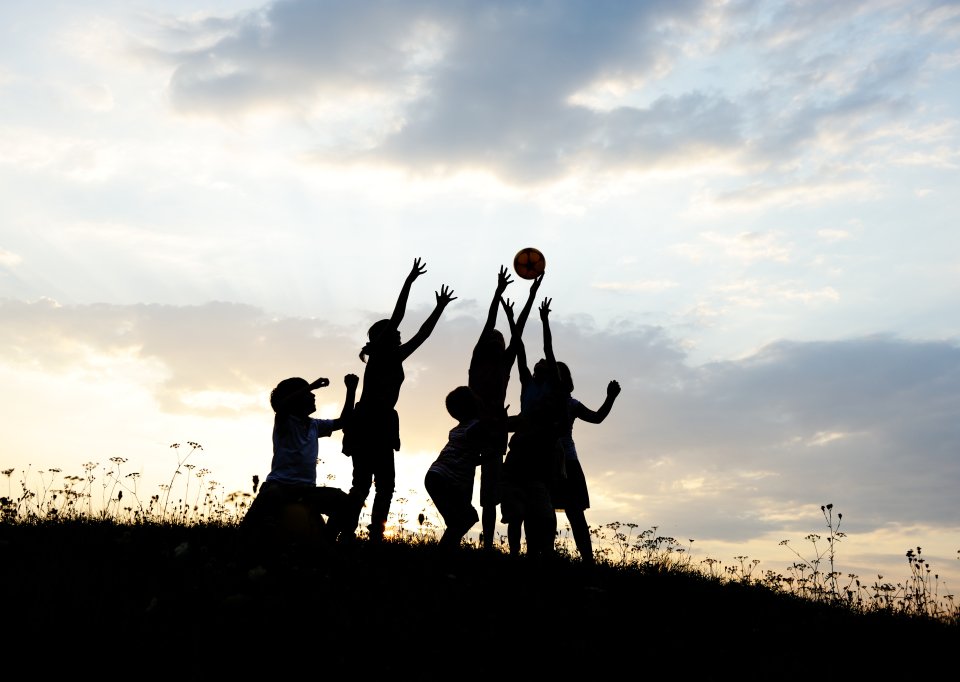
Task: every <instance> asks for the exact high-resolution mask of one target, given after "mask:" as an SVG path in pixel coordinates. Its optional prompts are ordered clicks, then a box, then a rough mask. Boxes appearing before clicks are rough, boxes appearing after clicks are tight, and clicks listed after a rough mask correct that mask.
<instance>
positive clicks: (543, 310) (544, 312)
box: [540, 275, 553, 322]
mask: <svg viewBox="0 0 960 682" xmlns="http://www.w3.org/2000/svg"><path fill="white" fill-rule="evenodd" d="M542 276H543V275H541V277H542ZM552 301H553V299H552V298H544V299H543V303H541V304H540V319H541V320H543V321H544V322H546V320H547V317H548V316H549V315H550V303H551V302H552Z"/></svg>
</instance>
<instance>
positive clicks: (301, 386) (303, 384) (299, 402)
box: [270, 377, 316, 414]
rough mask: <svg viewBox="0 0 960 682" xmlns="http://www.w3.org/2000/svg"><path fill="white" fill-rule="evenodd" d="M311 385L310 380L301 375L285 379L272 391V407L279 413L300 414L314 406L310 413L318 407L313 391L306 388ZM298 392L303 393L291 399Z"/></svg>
mask: <svg viewBox="0 0 960 682" xmlns="http://www.w3.org/2000/svg"><path fill="white" fill-rule="evenodd" d="M309 386H310V384H309V382H308V381H307V380H306V379H301V378H300V377H290V378H289V379H284V380H283V381H281V382H280V383H279V384H277V385H276V386H275V387H274V389H273V390H272V391H270V407H272V408H273V411H274V412H276V413H277V414H300V413H303V412H304V410H308V409H309V408H310V407H311V406H312V407H313V409H309V411H308V412H306V414H310V413H311V412H313V411H314V410H315V409H316V399H315V398H314V396H313V392H312V391H308V390H305V389H307V388H309ZM297 393H301V394H302V395H300V396H299V397H294V398H293V399H291V396H294V395H295V394H297Z"/></svg>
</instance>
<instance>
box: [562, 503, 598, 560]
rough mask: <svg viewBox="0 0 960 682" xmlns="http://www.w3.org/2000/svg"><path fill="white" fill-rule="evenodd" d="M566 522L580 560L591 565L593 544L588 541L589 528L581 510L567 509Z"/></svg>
mask: <svg viewBox="0 0 960 682" xmlns="http://www.w3.org/2000/svg"><path fill="white" fill-rule="evenodd" d="M566 514H567V521H569V522H570V530H571V531H573V541H574V542H575V543H576V544H577V551H578V552H579V553H580V560H581V561H583V562H584V563H588V564H592V563H593V542H592V541H591V540H590V526H589V525H588V524H587V518H586V516H584V513H583V510H575V509H567V510H566Z"/></svg>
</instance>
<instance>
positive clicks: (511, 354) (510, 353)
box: [505, 275, 543, 372]
mask: <svg viewBox="0 0 960 682" xmlns="http://www.w3.org/2000/svg"><path fill="white" fill-rule="evenodd" d="M541 282H543V275H540V276H539V277H537V278H536V279H534V280H533V283H532V284H531V285H530V293H529V294H528V295H527V302H526V303H524V304H523V309H522V310H521V311H520V317H518V318H517V320H516V322H514V320H513V317H512V313H513V305H512V304H511V305H510V311H509V312H508V313H507V315H508V319H509V320H510V343H509V345H508V346H507V353H506V356H505V359H506V363H507V367H506V369H507V371H508V372H509V371H510V369H511V368H512V367H513V361H514V359H516V358H517V357H519V354H518V349H517V347H516V345H515V344H518V343H520V342H521V339H522V338H523V328H524V326H526V324H527V318H528V317H530V310H531V309H532V308H533V300H534V299H535V298H536V297H537V291H539V289H540V284H541Z"/></svg>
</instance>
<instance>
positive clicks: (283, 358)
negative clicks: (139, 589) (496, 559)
mask: <svg viewBox="0 0 960 682" xmlns="http://www.w3.org/2000/svg"><path fill="white" fill-rule="evenodd" d="M958 93H960V5H958V4H957V3H956V2H933V1H925V0H910V1H907V0H869V1H866V0H864V1H862V2H855V1H853V0H851V1H849V2H836V1H835V0H812V1H808V2H766V1H757V2H752V1H749V0H745V1H736V0H731V1H728V2H723V1H703V2H700V1H692V0H691V1H685V0H669V1H668V0H663V1H652V2H602V1H601V2H586V1H584V2H573V1H567V2H562V1H557V2H550V1H542V2H525V1H523V0H510V1H505V2H457V1H454V0H426V1H418V0H397V1H390V0H385V1H378V2H364V1H351V2H346V1H341V2H335V1H326V2H323V1H314V2H308V1H305V0H293V1H286V2H273V3H261V2H254V1H230V0H191V1H190V2H187V1H181V0H163V1H161V0H133V1H129V2H128V1H122V2H121V1H120V0H91V1H90V2H83V3H70V2H53V1H47V0H31V1H30V2H25V1H24V2H20V1H16V0H15V1H13V2H4V3H2V4H0V385H2V386H3V387H4V392H3V394H2V396H0V414H2V415H3V427H2V429H0V469H9V468H13V469H14V473H13V474H12V475H11V476H10V477H7V478H6V479H4V478H0V495H7V494H8V486H9V487H10V489H12V492H13V494H17V493H18V492H19V487H20V483H19V481H20V480H21V478H22V477H24V476H27V477H29V478H30V479H33V478H34V476H36V475H37V474H38V473H40V472H44V471H47V470H48V469H50V468H59V469H61V471H62V473H61V474H60V476H64V475H68V474H81V473H82V471H83V469H82V467H83V465H84V464H85V463H93V464H96V465H97V466H96V468H95V473H96V475H97V476H98V481H97V483H96V486H100V485H101V483H102V482H103V481H104V480H106V479H105V478H104V474H103V471H104V469H105V468H106V467H109V466H110V459H111V458H124V459H125V460H126V462H124V463H123V465H122V466H123V468H122V473H123V474H126V473H130V472H138V473H140V474H141V478H140V479H139V483H138V485H139V486H140V493H141V495H142V496H145V497H149V495H150V494H154V493H155V492H156V490H157V486H158V485H159V484H161V483H169V482H170V479H171V475H172V473H173V471H174V470H175V468H176V465H177V456H178V455H180V456H181V457H182V456H183V455H184V454H185V452H184V450H183V449H180V450H175V449H171V448H170V447H169V446H170V445H171V444H172V443H177V442H179V443H186V441H196V442H199V443H201V444H202V446H203V450H202V451H200V452H197V453H195V454H194V455H193V456H192V458H191V462H192V463H194V464H195V465H196V466H197V467H198V468H199V467H203V468H207V469H209V470H210V471H211V472H212V474H211V475H210V476H209V477H208V478H207V479H206V480H207V481H210V480H215V481H217V482H218V483H219V484H220V486H221V487H222V489H223V490H224V491H225V492H230V491H235V490H249V489H250V480H251V477H252V475H254V474H257V475H259V476H260V478H261V479H262V478H264V477H265V476H266V474H267V473H268V471H269V465H270V455H271V452H270V429H271V422H272V413H271V411H270V408H269V404H268V402H267V396H268V394H269V391H270V389H271V388H272V386H274V385H275V384H276V383H277V382H278V381H279V380H281V379H283V378H286V377H289V376H303V377H305V378H307V379H314V378H316V377H319V376H325V377H330V379H331V384H332V385H331V386H330V387H329V388H325V389H321V390H320V391H318V395H317V400H318V404H319V405H320V408H319V410H318V413H317V416H323V417H333V416H336V415H337V414H338V413H339V411H340V406H341V404H342V401H343V394H344V390H343V381H342V377H343V376H344V374H347V373H350V372H352V373H356V374H362V372H363V365H362V363H361V361H360V359H359V357H358V353H359V351H360V348H361V346H362V345H363V343H364V341H365V332H366V329H367V327H368V326H369V325H370V324H371V323H372V322H373V321H375V320H377V319H380V318H383V317H388V316H389V314H390V312H391V310H392V308H393V305H394V303H395V301H396V296H397V293H398V291H399V288H400V285H401V284H402V282H403V279H404V277H405V275H406V274H407V272H408V271H409V269H410V266H411V264H412V263H413V260H414V258H417V257H421V258H423V260H424V262H425V263H426V266H427V272H426V274H425V275H424V276H423V277H421V278H420V279H419V280H417V282H416V283H415V284H414V286H413V291H412V293H411V296H410V303H409V307H408V311H407V315H406V317H405V319H404V321H403V324H402V326H401V333H402V335H403V336H404V338H409V337H410V336H411V335H412V334H413V333H415V331H416V330H417V328H418V327H419V325H420V323H421V322H422V321H423V319H425V318H426V316H427V314H428V313H429V311H430V310H431V309H432V307H433V303H434V292H435V291H437V290H439V288H440V286H441V285H442V284H446V285H449V286H450V287H452V288H453V290H454V294H455V295H456V296H457V300H455V301H454V302H453V303H452V304H451V305H450V306H449V307H448V308H447V310H446V311H445V313H444V315H443V318H442V319H441V321H440V324H439V325H438V327H437V329H436V331H435V333H434V334H433V336H432V337H431V338H430V339H429V340H428V341H427V342H426V343H425V344H424V345H423V347H421V348H420V350H418V351H417V353H416V354H414V355H413V356H412V357H411V358H410V359H409V360H408V361H407V363H406V364H405V369H406V381H405V383H404V385H403V392H402V394H401V399H400V403H399V405H398V410H399V412H400V418H401V438H402V442H403V445H402V449H401V451H400V452H399V453H397V465H398V482H397V491H396V495H395V502H394V510H397V509H398V502H397V501H396V500H397V498H404V499H406V500H407V502H406V503H405V508H406V510H407V511H408V512H412V514H413V516H416V514H417V513H418V512H419V511H420V510H421V509H423V508H424V507H425V505H426V504H427V503H426V497H425V493H424V490H423V476H424V474H425V472H426V470H427V467H428V466H429V464H430V462H431V461H432V460H433V458H434V457H435V456H436V453H437V452H438V451H439V449H440V448H441V447H442V446H443V444H444V442H445V440H446V435H447V431H448V430H449V429H450V428H451V427H452V426H453V420H452V419H451V418H450V417H449V416H448V415H447V414H446V411H445V410H444V406H443V399H444V396H445V395H446V393H447V392H448V391H449V390H451V389H452V388H454V387H455V386H457V385H458V384H462V383H465V382H466V371H467V365H468V362H469V357H470V351H471V348H472V346H473V344H474V343H475V341H476V337H477V335H478V333H479V331H480V328H481V326H482V324H483V317H484V315H485V313H486V309H487V307H488V305H489V303H490V300H491V296H492V295H493V291H494V287H495V285H496V280H497V271H498V268H499V267H500V266H501V265H509V264H510V263H511V261H512V258H513V254H514V253H515V252H516V251H517V250H519V249H520V248H522V247H526V246H535V247H537V248H539V249H540V250H542V251H543V253H544V254H545V256H546V259H547V271H546V276H545V278H544V282H543V286H542V288H541V291H540V293H541V296H548V297H552V299H553V305H552V309H553V311H554V312H553V316H552V318H553V320H552V322H553V324H552V328H553V332H554V341H555V343H554V345H555V349H556V353H557V357H558V358H559V359H561V360H564V361H566V362H567V363H568V364H569V365H570V367H571V369H572V372H573V378H574V382H575V384H576V390H575V392H574V395H575V396H576V397H578V398H579V399H581V400H582V401H583V402H584V403H585V404H586V405H587V406H588V407H592V408H596V407H599V405H600V403H601V402H602V400H603V396H604V391H605V387H606V385H607V382H608V381H610V380H611V379H617V380H618V381H619V382H620V384H621V386H622V387H623V393H622V394H621V396H620V397H619V399H618V400H617V402H616V404H615V406H614V408H613V410H612V412H611V414H610V416H609V418H608V419H607V420H606V421H605V422H604V423H603V424H601V425H590V424H585V423H580V422H578V423H577V424H576V426H575V427H574V438H575V440H576V442H577V446H578V450H579V452H580V455H581V460H582V462H583V466H584V469H585V472H586V475H587V479H588V482H589V486H590V492H591V500H592V507H591V509H590V510H588V512H587V519H588V520H589V521H590V522H591V523H593V524H594V525H598V524H606V523H610V522H613V521H620V522H624V523H628V522H631V523H636V524H638V529H637V532H639V531H640V530H643V529H646V528H650V527H653V526H656V527H657V533H658V534H661V535H668V536H673V537H675V538H677V539H678V541H680V542H681V543H682V544H684V545H688V544H689V541H690V540H691V539H692V540H694V542H693V544H692V546H691V551H692V552H693V555H694V557H695V559H696V560H698V561H699V560H702V559H704V558H707V557H712V558H716V559H719V560H722V561H723V562H724V563H725V564H734V563H737V562H736V561H735V560H734V557H736V556H749V557H750V558H756V559H760V560H761V562H762V563H761V565H760V569H761V570H766V569H769V570H773V571H777V572H783V571H785V569H786V568H787V567H788V566H789V565H790V564H791V563H792V562H793V561H794V560H796V558H797V557H796V556H795V555H794V554H792V553H791V551H790V549H789V547H785V546H781V545H780V541H782V540H790V545H791V546H793V547H795V548H797V549H798V550H802V551H803V552H804V553H805V554H807V555H811V554H812V552H811V551H809V550H810V546H809V543H807V542H806V541H805V540H804V539H803V538H804V537H805V536H806V535H807V534H808V533H822V534H824V535H825V531H826V527H825V523H824V519H823V517H822V515H821V512H820V506H821V505H824V504H827V503H832V504H833V505H834V510H835V511H839V512H840V513H842V514H843V524H842V530H843V531H845V532H846V533H847V534H848V536H847V537H846V538H844V539H843V544H842V545H840V547H839V550H838V558H839V566H838V568H839V569H840V570H841V571H842V572H843V573H856V574H858V575H860V576H861V577H862V578H863V579H864V581H865V582H869V581H871V580H873V579H874V578H875V577H876V575H877V574H883V575H884V578H885V579H894V580H896V579H902V578H903V577H904V576H905V575H906V573H907V563H906V560H905V558H904V554H905V553H906V551H907V550H908V549H910V548H915V547H917V546H921V547H922V549H923V556H924V557H925V558H926V559H927V560H928V561H930V564H931V568H932V569H933V571H934V572H936V573H938V574H940V575H941V576H947V577H949V581H950V582H949V585H950V587H951V588H952V589H954V590H955V589H958V588H960V561H958V556H960V555H958V554H957V551H958V549H960V506H958V504H957V491H958V490H960V249H958V247H960V236H958V221H957V218H958V216H960V182H958V177H960V175H958V164H960V94H958ZM515 280H516V281H515V282H514V283H513V284H511V285H510V287H509V288H508V291H507V295H508V296H509V297H510V298H511V299H513V300H517V301H520V302H522V301H523V300H524V299H525V297H526V295H527V290H528V287H529V282H527V281H525V280H520V279H519V278H515ZM498 326H499V328H500V329H502V330H506V324H505V322H504V320H503V319H502V316H501V319H500V320H499V321H498ZM525 341H526V344H527V348H528V353H529V356H530V360H531V364H532V362H534V361H535V360H536V359H537V358H539V357H540V356H541V354H542V337H541V329H540V324H539V320H538V319H537V318H536V315H535V314H534V315H533V316H532V318H531V322H530V324H529V325H528V327H527V333H526V334H525ZM518 389H519V381H518V380H517V378H516V375H514V378H513V380H512V381H511V393H510V395H509V396H508V402H510V403H511V404H512V405H514V406H517V405H518V404H519V396H518ZM321 458H322V462H321V465H320V468H319V471H320V478H321V479H322V480H325V481H331V482H332V484H333V485H338V486H340V487H344V488H345V487H348V485H349V473H350V462H349V460H348V458H346V457H345V456H344V455H342V454H341V453H340V439H339V435H338V434H335V435H334V437H333V438H331V439H328V440H325V441H323V443H322V444H321ZM328 476H329V477H331V478H329V479H327V477H328ZM47 480H50V476H47ZM177 485H182V482H178V483H177ZM98 494H99V493H98ZM560 526H561V528H562V527H564V526H565V519H564V517H563V515H562V514H561V515H560ZM499 530H500V531H501V532H504V533H505V531H506V529H505V527H502V526H501V527H500V529H499Z"/></svg>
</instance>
